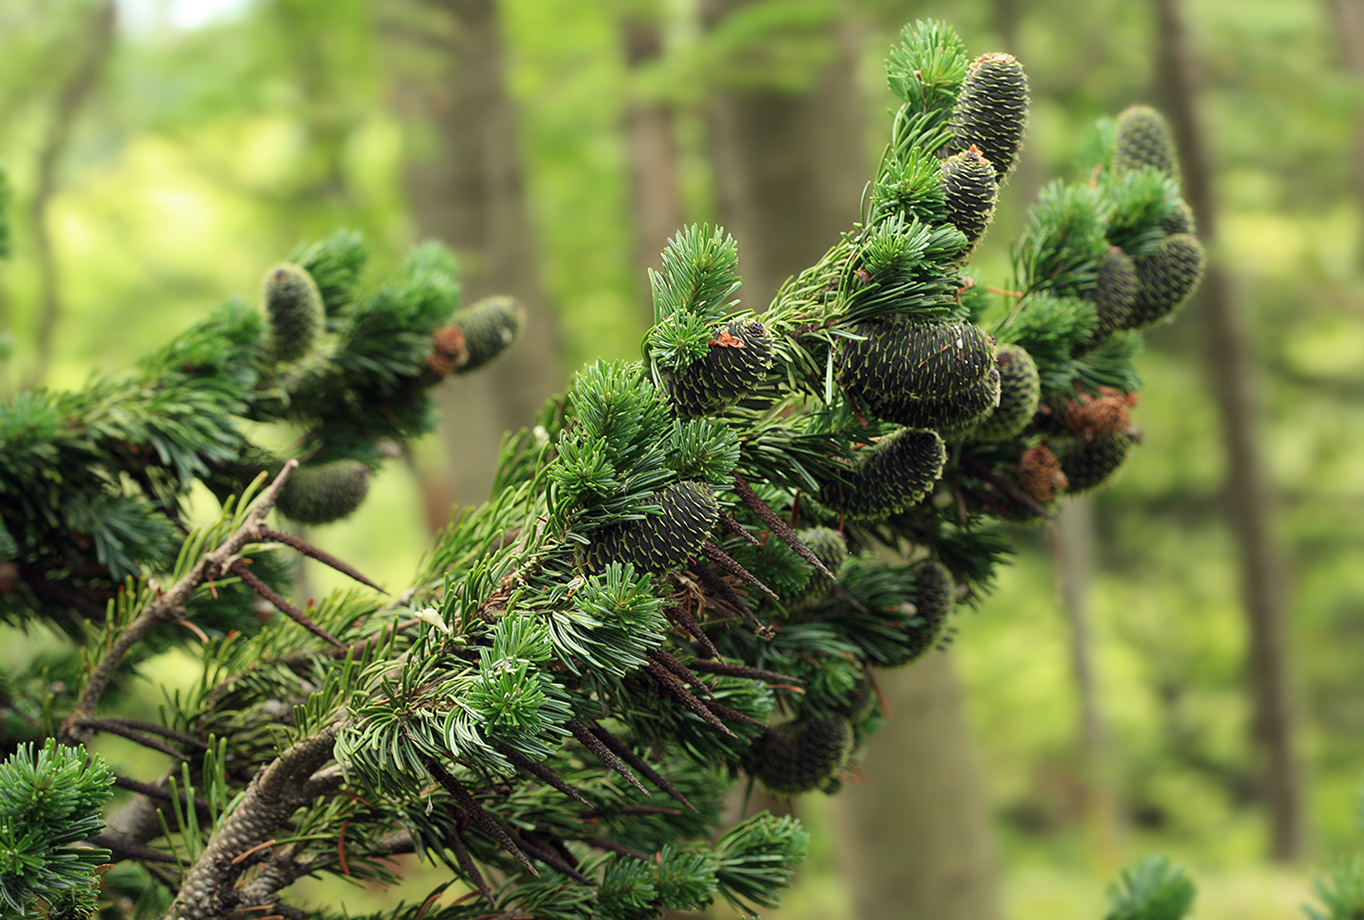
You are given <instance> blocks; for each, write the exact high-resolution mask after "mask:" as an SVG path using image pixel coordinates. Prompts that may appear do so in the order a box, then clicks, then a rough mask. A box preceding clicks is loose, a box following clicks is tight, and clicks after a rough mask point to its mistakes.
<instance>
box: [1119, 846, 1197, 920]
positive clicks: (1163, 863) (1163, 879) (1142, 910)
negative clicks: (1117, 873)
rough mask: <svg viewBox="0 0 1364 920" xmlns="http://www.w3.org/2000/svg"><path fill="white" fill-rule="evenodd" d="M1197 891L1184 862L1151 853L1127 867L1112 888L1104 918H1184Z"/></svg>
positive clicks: (1152, 919)
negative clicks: (1179, 862)
mask: <svg viewBox="0 0 1364 920" xmlns="http://www.w3.org/2000/svg"><path fill="white" fill-rule="evenodd" d="M1197 893H1198V890H1197V888H1196V887H1195V886H1194V883H1193V882H1192V881H1191V880H1190V879H1189V877H1188V875H1187V874H1185V872H1184V869H1183V868H1182V867H1181V866H1179V865H1178V864H1176V863H1172V862H1170V860H1168V859H1166V858H1165V857H1163V856H1152V857H1150V858H1148V859H1145V860H1142V861H1141V862H1140V863H1138V864H1137V865H1136V866H1134V867H1132V868H1130V869H1124V870H1123V872H1122V875H1121V877H1120V880H1119V882H1118V883H1117V884H1115V885H1113V886H1112V887H1110V888H1109V892H1108V913H1107V914H1106V915H1105V918H1104V920H1183V918H1184V917H1186V916H1187V915H1188V913H1189V911H1190V910H1192V909H1193V902H1194V897H1195V896H1196V895H1197Z"/></svg>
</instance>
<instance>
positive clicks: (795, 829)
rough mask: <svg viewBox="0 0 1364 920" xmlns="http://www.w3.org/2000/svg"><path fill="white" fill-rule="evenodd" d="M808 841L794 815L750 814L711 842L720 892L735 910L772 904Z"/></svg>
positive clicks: (778, 898)
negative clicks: (716, 865) (751, 815)
mask: <svg viewBox="0 0 1364 920" xmlns="http://www.w3.org/2000/svg"><path fill="white" fill-rule="evenodd" d="M809 842H810V838H809V835H808V834H807V833H806V832H805V831H804V830H803V829H802V828H801V826H800V822H799V821H797V820H796V819H795V818H792V817H789V816H783V817H780V818H777V817H774V816H772V815H770V814H767V813H766V812H763V813H762V814H760V815H754V816H753V817H752V818H749V819H748V820H747V821H744V822H743V823H742V824H739V825H737V826H735V827H734V828H732V829H730V830H729V831H728V832H727V833H726V834H725V835H724V836H723V837H721V838H720V839H719V840H718V841H716V843H715V858H716V860H717V862H718V863H719V865H718V867H717V869H716V873H715V878H716V881H717V882H718V883H719V886H720V893H721V894H722V895H724V898H725V900H726V901H728V902H729V903H730V906H732V907H734V909H736V910H751V909H753V907H775V906H776V905H777V904H778V903H779V902H780V895H778V894H777V893H776V892H777V891H779V890H780V889H781V888H784V887H785V886H786V885H789V884H790V883H791V877H792V876H793V875H794V874H795V871H796V867H797V866H799V865H800V863H801V861H802V860H803V859H804V858H805V849H806V847H807V846H809ZM750 905H752V906H750Z"/></svg>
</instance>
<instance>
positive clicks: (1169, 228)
mask: <svg viewBox="0 0 1364 920" xmlns="http://www.w3.org/2000/svg"><path fill="white" fill-rule="evenodd" d="M1160 229H1162V230H1164V231H1165V232H1166V233H1167V234H1170V235H1173V234H1176V233H1190V234H1194V235H1197V234H1198V225H1197V223H1196V222H1195V221H1194V213H1193V208H1191V207H1189V205H1188V204H1187V203H1181V204H1180V205H1179V207H1177V208H1175V211H1174V213H1173V214H1171V215H1170V216H1169V217H1167V218H1165V219H1164V220H1162V221H1161V222H1160Z"/></svg>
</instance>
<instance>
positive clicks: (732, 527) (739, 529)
mask: <svg viewBox="0 0 1364 920" xmlns="http://www.w3.org/2000/svg"><path fill="white" fill-rule="evenodd" d="M720 523H721V524H723V525H724V528H725V530H728V531H729V532H730V533H732V534H734V535H735V536H737V537H739V538H741V539H743V540H747V541H748V542H749V543H752V544H753V545H754V546H762V545H763V544H762V541H761V540H759V539H758V538H757V537H755V536H753V534H751V533H749V532H748V528H747V527H745V526H744V525H743V524H740V523H739V522H738V521H736V520H735V519H734V518H733V517H732V516H731V515H730V513H729V512H728V511H726V510H725V509H723V508H721V509H720Z"/></svg>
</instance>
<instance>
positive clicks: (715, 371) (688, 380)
mask: <svg viewBox="0 0 1364 920" xmlns="http://www.w3.org/2000/svg"><path fill="white" fill-rule="evenodd" d="M771 366H772V339H771V338H769V337H768V335H767V329H766V328H765V327H764V326H763V324H762V323H760V322H758V321H757V320H733V321H731V322H729V323H727V324H725V325H723V326H721V327H720V328H719V329H718V330H717V331H716V334H715V338H713V339H711V341H710V350H709V351H707V352H706V354H705V355H703V356H702V357H700V358H698V359H697V360H695V361H693V362H692V363H691V364H689V365H687V367H686V368H684V369H683V370H681V371H677V372H675V373H674V374H672V375H671V376H670V377H669V380H668V393H669V395H670V396H671V397H672V401H673V403H674V404H675V405H676V406H677V411H678V412H679V413H680V414H682V415H705V414H706V413H708V412H714V411H716V410H717V409H720V408H723V407H724V406H726V405H728V404H729V403H731V402H733V401H734V400H736V399H738V398H739V397H741V396H743V395H744V394H745V393H747V392H748V391H749V390H751V389H752V388H753V387H754V386H756V385H757V384H758V383H760V382H761V381H762V379H763V377H765V376H766V375H767V370H768V368H770V367H771Z"/></svg>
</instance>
